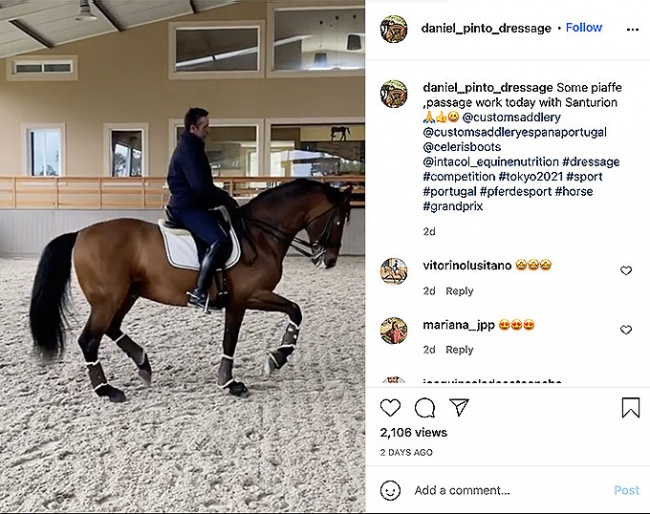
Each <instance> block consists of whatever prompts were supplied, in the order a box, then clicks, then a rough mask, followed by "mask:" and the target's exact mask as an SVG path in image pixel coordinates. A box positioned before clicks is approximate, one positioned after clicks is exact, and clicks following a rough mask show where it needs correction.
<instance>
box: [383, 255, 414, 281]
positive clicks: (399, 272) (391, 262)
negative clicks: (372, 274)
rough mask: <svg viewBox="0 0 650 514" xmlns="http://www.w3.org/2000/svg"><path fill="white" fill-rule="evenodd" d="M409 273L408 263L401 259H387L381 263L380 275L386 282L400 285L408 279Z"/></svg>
mask: <svg viewBox="0 0 650 514" xmlns="http://www.w3.org/2000/svg"><path fill="white" fill-rule="evenodd" d="M407 275H408V270H407V268H406V263H405V262H404V261H403V260H401V259H395V258H392V259H386V260H385V261H384V262H382V263H381V268H380V270H379V276H381V279H382V280H383V281H384V282H385V283H386V284H390V285H399V284H401V283H402V282H404V281H405V280H406V277H407Z"/></svg>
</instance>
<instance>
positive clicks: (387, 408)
mask: <svg viewBox="0 0 650 514" xmlns="http://www.w3.org/2000/svg"><path fill="white" fill-rule="evenodd" d="M401 406H402V404H401V403H400V401H399V400H398V399H397V398H393V399H392V400H388V399H384V400H382V401H381V403H380V404H379V407H380V408H381V410H383V411H384V412H385V413H386V414H388V416H389V417H390V416H392V415H393V414H395V413H396V412H397V411H398V410H399V409H400V407H401Z"/></svg>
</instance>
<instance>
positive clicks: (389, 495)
mask: <svg viewBox="0 0 650 514" xmlns="http://www.w3.org/2000/svg"><path fill="white" fill-rule="evenodd" d="M379 493H380V494H381V497H382V498H383V499H384V500H386V501H388V502H392V501H395V500H397V498H399V495H400V494H402V488H401V487H400V486H399V484H398V483H397V482H395V480H386V481H385V482H384V483H383V484H381V487H380V488H379Z"/></svg>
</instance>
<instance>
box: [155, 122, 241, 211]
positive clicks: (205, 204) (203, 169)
mask: <svg viewBox="0 0 650 514" xmlns="http://www.w3.org/2000/svg"><path fill="white" fill-rule="evenodd" d="M167 184H168V185H169V191H170V193H171V198H170V200H169V206H170V207H172V208H174V207H175V208H177V209H188V208H194V209H211V208H213V207H218V206H219V205H225V206H226V207H228V209H229V210H230V209H232V208H236V207H237V206H238V204H237V202H236V201H235V200H234V199H233V198H232V197H231V196H230V195H229V194H228V193H227V192H226V191H224V190H223V189H221V188H219V187H217V186H215V185H214V182H213V180H212V169H211V168H210V161H208V157H207V155H206V154H205V143H204V142H203V140H202V139H201V138H200V137H198V136H195V135H194V134H192V133H191V132H188V131H187V130H186V131H184V132H183V134H182V135H181V137H180V139H179V141H178V144H177V145H176V149H175V150H174V153H173V154H172V158H171V160H170V162H169V170H168V172H167Z"/></svg>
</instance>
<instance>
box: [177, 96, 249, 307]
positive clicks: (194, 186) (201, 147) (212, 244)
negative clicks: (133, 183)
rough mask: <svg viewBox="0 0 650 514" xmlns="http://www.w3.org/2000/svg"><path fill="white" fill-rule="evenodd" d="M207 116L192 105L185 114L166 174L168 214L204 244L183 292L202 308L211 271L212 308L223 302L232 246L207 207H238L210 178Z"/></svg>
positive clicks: (224, 300) (213, 212)
mask: <svg viewBox="0 0 650 514" xmlns="http://www.w3.org/2000/svg"><path fill="white" fill-rule="evenodd" d="M208 115H209V113H208V111H206V110H205V109H202V108H200V107H192V108H191V109H189V110H188V111H187V113H185V119H184V123H185V131H184V132H183V134H182V135H181V137H180V139H179V141H178V144H177V146H176V149H175V150H174V153H173V154H172V157H171V160H170V163H169V170H168V173H167V184H168V185H169V190H170V192H171V198H170V200H169V205H168V211H169V213H170V214H171V216H172V217H173V218H174V220H175V221H177V222H179V223H180V224H181V225H183V226H184V227H185V228H186V229H187V230H189V231H190V232H191V233H192V234H193V235H194V236H195V237H196V238H198V239H199V240H201V241H202V242H204V243H205V244H206V245H207V247H208V249H207V251H206V252H205V254H204V255H203V258H202V259H201V267H200V270H199V277H198V280H197V284H196V287H195V288H194V291H192V292H188V293H187V294H188V295H189V300H188V301H189V303H190V304H191V305H194V306H196V307H201V308H204V309H206V310H207V307H208V303H209V301H210V296H209V293H208V292H209V288H210V284H211V282H212V279H213V277H214V275H215V273H216V274H217V276H218V277H219V284H217V286H218V295H217V303H216V307H218V308H223V307H225V305H226V300H227V294H228V291H227V287H226V280H225V274H224V271H223V267H224V265H225V263H226V261H227V259H228V257H229V256H230V253H231V252H232V248H233V245H232V241H231V240H230V236H229V234H228V233H227V231H226V230H224V228H223V227H222V226H221V224H220V223H219V222H218V220H217V218H216V216H215V212H216V211H211V209H214V208H215V207H219V206H224V207H226V209H228V212H229V213H231V217H232V215H233V214H234V213H235V211H236V210H237V209H238V207H239V204H238V203H237V202H236V201H235V200H234V199H233V198H232V197H231V196H230V195H229V194H228V193H227V192H226V191H224V190H223V189H221V188H219V187H217V186H215V185H214V182H213V180H212V168H211V166H210V161H209V160H208V156H207V155H206V153H205V138H206V137H207V135H208V133H209V132H210V120H209V118H208Z"/></svg>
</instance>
